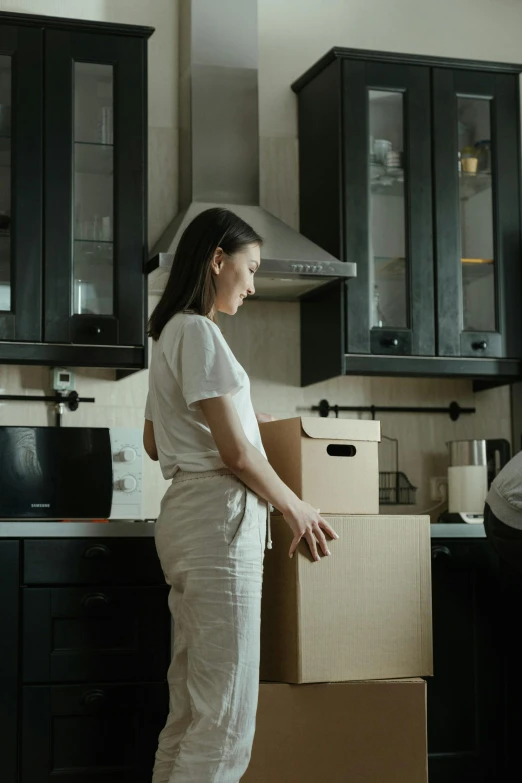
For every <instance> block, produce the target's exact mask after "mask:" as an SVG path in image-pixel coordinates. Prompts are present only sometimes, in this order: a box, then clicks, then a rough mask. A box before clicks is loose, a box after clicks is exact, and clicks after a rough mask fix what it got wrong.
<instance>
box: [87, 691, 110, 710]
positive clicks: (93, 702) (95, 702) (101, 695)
mask: <svg viewBox="0 0 522 783" xmlns="http://www.w3.org/2000/svg"><path fill="white" fill-rule="evenodd" d="M106 700H107V697H106V696H105V691H101V690H95V691H89V693H86V694H85V696H84V697H83V703H84V705H85V706H86V707H101V705H102V704H105V702H106Z"/></svg>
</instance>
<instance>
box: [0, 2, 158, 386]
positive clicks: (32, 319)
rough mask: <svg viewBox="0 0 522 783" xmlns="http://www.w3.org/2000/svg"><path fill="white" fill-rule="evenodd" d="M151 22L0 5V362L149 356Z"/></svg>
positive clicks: (87, 362) (92, 362)
mask: <svg viewBox="0 0 522 783" xmlns="http://www.w3.org/2000/svg"><path fill="white" fill-rule="evenodd" d="M151 33H152V30H151V29H150V28H142V27H134V26H130V25H110V24H101V23H94V22H78V21H74V20H67V19H54V18H49V17H34V16H27V15H23V14H0V362H4V363H5V362H7V363H12V364H26V363H31V364H65V365H76V366H78V365H79V366H97V367H115V368H123V369H129V370H133V369H140V368H142V367H144V366H146V340H145V319H146V299H145V295H146V278H145V275H144V264H145V261H146V257H147V248H146V238H147V232H146V172H147V158H146V152H147V83H146V80H147V39H148V37H149V36H150V34H151Z"/></svg>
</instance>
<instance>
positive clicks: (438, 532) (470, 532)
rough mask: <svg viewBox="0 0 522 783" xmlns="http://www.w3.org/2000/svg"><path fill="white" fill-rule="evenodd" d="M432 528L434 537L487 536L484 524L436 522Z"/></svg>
mask: <svg viewBox="0 0 522 783" xmlns="http://www.w3.org/2000/svg"><path fill="white" fill-rule="evenodd" d="M430 528H431V537H432V538H486V531H485V530H484V525H483V524H470V525H467V524H466V523H465V522H463V523H462V524H461V525H459V524H451V523H450V522H435V523H434V524H433V525H430Z"/></svg>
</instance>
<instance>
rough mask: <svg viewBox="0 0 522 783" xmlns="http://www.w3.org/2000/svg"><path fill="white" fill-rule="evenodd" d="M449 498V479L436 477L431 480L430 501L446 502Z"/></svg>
mask: <svg viewBox="0 0 522 783" xmlns="http://www.w3.org/2000/svg"><path fill="white" fill-rule="evenodd" d="M447 497H448V477H447V476H436V477H435V478H431V479H430V500H435V501H437V500H440V501H442V500H446V498H447Z"/></svg>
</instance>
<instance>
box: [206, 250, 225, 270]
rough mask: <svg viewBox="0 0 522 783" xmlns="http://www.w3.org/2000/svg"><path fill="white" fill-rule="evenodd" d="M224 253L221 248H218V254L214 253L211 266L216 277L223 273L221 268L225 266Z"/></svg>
mask: <svg viewBox="0 0 522 783" xmlns="http://www.w3.org/2000/svg"><path fill="white" fill-rule="evenodd" d="M224 256H225V254H224V252H223V249H222V248H221V247H218V248H216V252H215V253H214V255H213V257H212V261H211V262H210V266H211V267H212V272H213V273H214V274H215V275H219V273H220V271H221V267H222V266H223V260H224Z"/></svg>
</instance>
